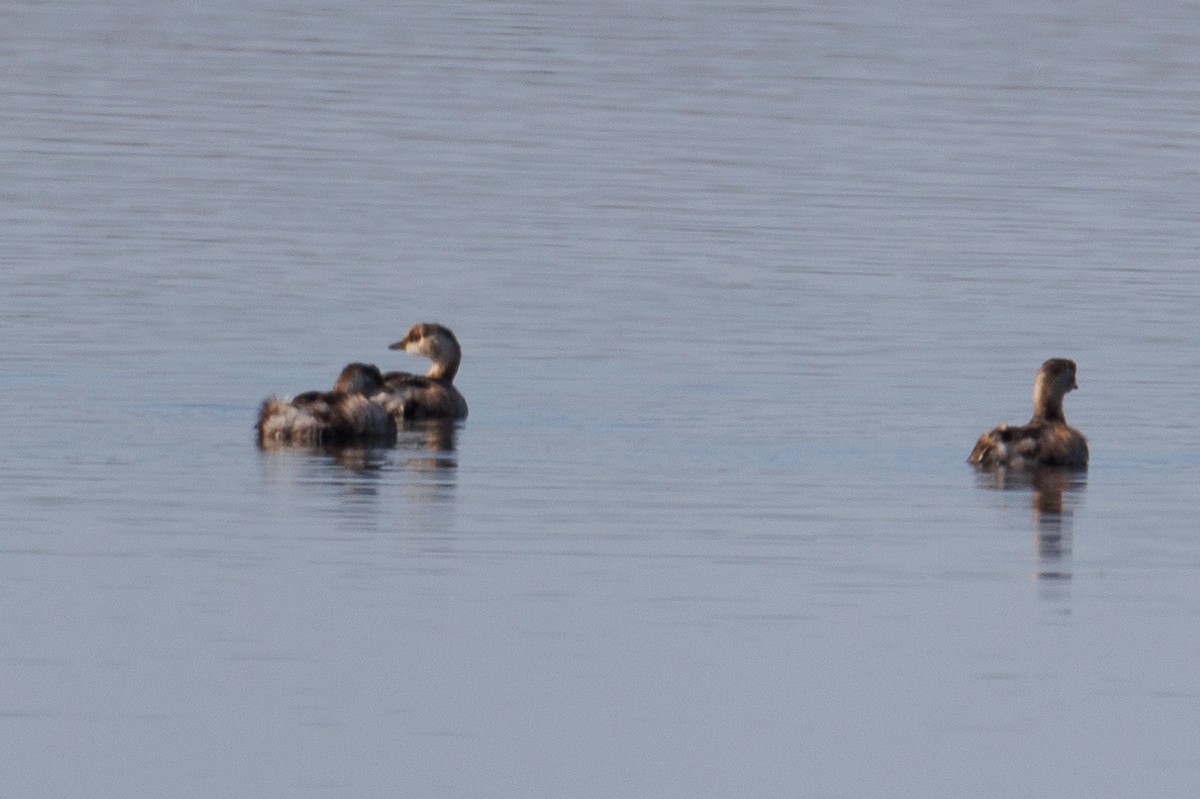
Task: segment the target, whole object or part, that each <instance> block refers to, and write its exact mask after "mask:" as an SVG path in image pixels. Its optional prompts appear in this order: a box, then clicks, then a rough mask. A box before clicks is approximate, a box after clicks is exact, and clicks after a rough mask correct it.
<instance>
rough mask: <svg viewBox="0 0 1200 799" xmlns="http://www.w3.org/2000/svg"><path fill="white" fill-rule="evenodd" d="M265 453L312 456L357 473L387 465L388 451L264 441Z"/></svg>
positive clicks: (359, 445)
mask: <svg viewBox="0 0 1200 799" xmlns="http://www.w3.org/2000/svg"><path fill="white" fill-rule="evenodd" d="M259 449H261V450H262V451H263V452H288V453H294V454H298V455H311V456H313V457H315V458H318V459H324V460H327V461H329V462H332V463H335V464H337V465H338V466H341V467H343V468H346V469H349V470H351V471H355V472H374V471H378V470H380V469H382V468H383V467H384V466H385V465H386V464H387V454H388V450H387V449H386V448H383V447H372V446H363V445H361V444H303V443H298V442H290V441H263V442H261V443H260V444H259Z"/></svg>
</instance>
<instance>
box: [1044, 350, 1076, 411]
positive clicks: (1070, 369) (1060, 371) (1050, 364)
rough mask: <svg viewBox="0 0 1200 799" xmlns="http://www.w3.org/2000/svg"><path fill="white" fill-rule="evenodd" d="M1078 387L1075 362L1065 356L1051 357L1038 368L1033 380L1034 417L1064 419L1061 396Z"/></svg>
mask: <svg viewBox="0 0 1200 799" xmlns="http://www.w3.org/2000/svg"><path fill="white" fill-rule="evenodd" d="M1077 388H1079V384H1078V383H1077V382H1075V362H1074V361H1072V360H1069V359H1067V358H1051V359H1050V360H1048V361H1046V362H1045V363H1043V364H1042V368H1041V369H1039V370H1038V374H1037V379H1036V380H1034V381H1033V415H1034V418H1039V417H1040V418H1046V419H1057V420H1059V421H1062V420H1064V419H1065V418H1066V417H1065V416H1063V409H1062V407H1063V397H1064V396H1066V394H1067V392H1069V391H1073V390H1074V389H1077Z"/></svg>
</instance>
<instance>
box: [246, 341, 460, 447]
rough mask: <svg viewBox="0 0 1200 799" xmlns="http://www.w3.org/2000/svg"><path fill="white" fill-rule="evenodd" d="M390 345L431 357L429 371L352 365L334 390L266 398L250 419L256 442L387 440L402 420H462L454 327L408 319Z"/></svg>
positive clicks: (387, 441) (391, 439)
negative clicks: (253, 421)
mask: <svg viewBox="0 0 1200 799" xmlns="http://www.w3.org/2000/svg"><path fill="white" fill-rule="evenodd" d="M391 349H393V350H404V351H405V352H408V353H412V354H414V355H423V356H425V357H426V358H428V359H429V360H430V361H431V362H432V366H431V367H430V369H429V372H428V373H427V374H425V375H414V374H409V373H408V372H388V373H387V374H383V373H381V372H380V371H379V369H378V368H377V367H375V366H371V365H370V364H365V363H352V364H350V365H348V366H347V367H346V368H345V369H343V370H342V373H341V374H340V375H338V378H337V381H336V382H335V383H334V384H333V390H332V391H309V392H306V393H304V394H299V395H297V396H295V397H292V398H291V399H287V398H285V397H268V398H267V399H266V400H264V401H263V404H262V407H261V408H260V409H259V412H258V424H257V425H255V429H256V430H257V431H258V441H259V444H260V445H271V444H303V445H345V444H391V443H393V442H394V441H395V440H396V431H397V428H398V427H400V426H403V424H404V423H405V422H406V421H411V420H421V419H465V418H466V416H467V401H466V400H465V399H463V395H462V394H460V393H459V391H458V389H457V388H455V387H454V375H455V374H457V372H458V366H459V364H460V363H461V362H462V349H461V348H460V347H459V345H458V339H457V338H455V337H454V333H452V332H450V330H449V329H448V328H445V327H443V326H441V325H438V324H433V323H422V324H417V325H413V327H412V329H410V330H409V331H408V335H406V336H405V337H404V338H403V339H402V340H400V341H397V342H396V343H395V344H393V345H391Z"/></svg>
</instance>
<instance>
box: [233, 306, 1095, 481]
mask: <svg viewBox="0 0 1200 799" xmlns="http://www.w3.org/2000/svg"><path fill="white" fill-rule="evenodd" d="M390 349H393V350H404V351H405V352H408V353H412V354H414V355H423V356H425V357H426V358H428V359H429V360H430V361H431V362H432V364H433V365H432V366H431V367H430V369H429V372H428V373H426V374H425V375H414V374H409V373H408V372H388V373H387V374H383V373H381V372H380V371H379V369H378V368H376V367H375V366H372V365H370V364H365V363H352V364H350V365H348V366H347V367H346V368H345V369H343V370H342V373H341V374H340V375H338V378H337V381H336V382H334V384H333V390H332V391H309V392H306V393H304V394H300V395H298V396H295V397H292V398H291V399H287V398H284V397H268V398H267V399H266V400H264V401H263V404H262V408H261V409H260V410H259V414H258V424H257V425H256V426H255V429H256V430H257V431H258V440H259V443H260V444H264V445H265V444H286V443H292V444H307V445H316V444H320V445H326V444H334V445H336V444H375V443H379V444H387V443H391V442H394V441H395V440H396V431H397V429H398V427H400V426H402V425H403V424H404V422H406V421H411V420H420V419H465V418H466V416H467V401H466V400H465V399H463V395H462V394H460V393H459V391H458V389H457V388H455V387H454V375H455V374H457V373H458V366H459V364H460V363H461V362H462V349H461V348H460V347H459V344H458V339H457V338H455V336H454V333H452V332H451V331H450V330H449V328H446V327H443V326H442V325H439V324H434V323H429V322H426V323H422V324H417V325H413V327H412V329H410V330H409V331H408V335H406V336H405V337H404V338H403V339H402V340H400V341H397V342H396V343H395V344H393V345H391V347H390ZM1078 387H1079V386H1078V384H1077V383H1076V382H1075V362H1074V361H1071V360H1068V359H1066V358H1051V359H1050V360H1048V361H1046V362H1045V363H1043V364H1042V368H1041V369H1039V370H1038V374H1037V378H1036V379H1035V380H1034V383H1033V418H1032V419H1030V420H1029V424H1026V425H1024V426H1021V427H1011V426H1009V425H1007V424H1002V425H1000V426H999V427H997V428H995V429H993V430H990V431H988V432H987V433H984V434H983V435H982V436H980V437H979V441H978V442H976V444H975V449H973V450H972V451H971V455H970V457H969V458H967V462H968V463H971V464H973V465H975V466H977V467H979V468H980V469H985V470H986V469H997V468H1005V469H1015V470H1021V469H1035V468H1038V467H1060V468H1067V469H1086V468H1087V465H1088V445H1087V439H1086V438H1084V436H1083V434H1082V433H1080V432H1079V431H1078V430H1076V429H1075V428H1073V427H1071V426H1070V425H1068V424H1067V417H1066V415H1065V414H1064V413H1063V397H1064V396H1066V394H1067V392H1069V391H1072V390H1073V389H1076V388H1078Z"/></svg>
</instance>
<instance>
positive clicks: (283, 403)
mask: <svg viewBox="0 0 1200 799" xmlns="http://www.w3.org/2000/svg"><path fill="white" fill-rule="evenodd" d="M383 386H384V384H383V375H382V374H380V372H379V369H378V368H377V367H374V366H371V365H369V364H365V363H352V364H349V365H348V366H347V367H346V368H345V369H343V370H342V373H341V374H340V375H338V378H337V381H336V382H335V383H334V384H333V391H309V392H306V393H304V394H299V395H297V396H295V397H293V398H291V399H287V398H285V397H268V398H267V399H265V400H263V404H262V407H261V408H259V412H258V424H256V425H255V430H257V431H258V443H259V445H260V446H262V445H266V444H307V445H314V444H355V443H358V444H365V443H377V444H392V443H395V441H396V421H395V419H393V418H392V415H391V414H390V413H388V412H387V411H386V410H384V409H383V408H382V407H380V406H379V405H377V404H376V403H374V402H372V401H371V400H370V397H372V396H374V395H376V394H378V393H379V392H380V391H382V390H383Z"/></svg>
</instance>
